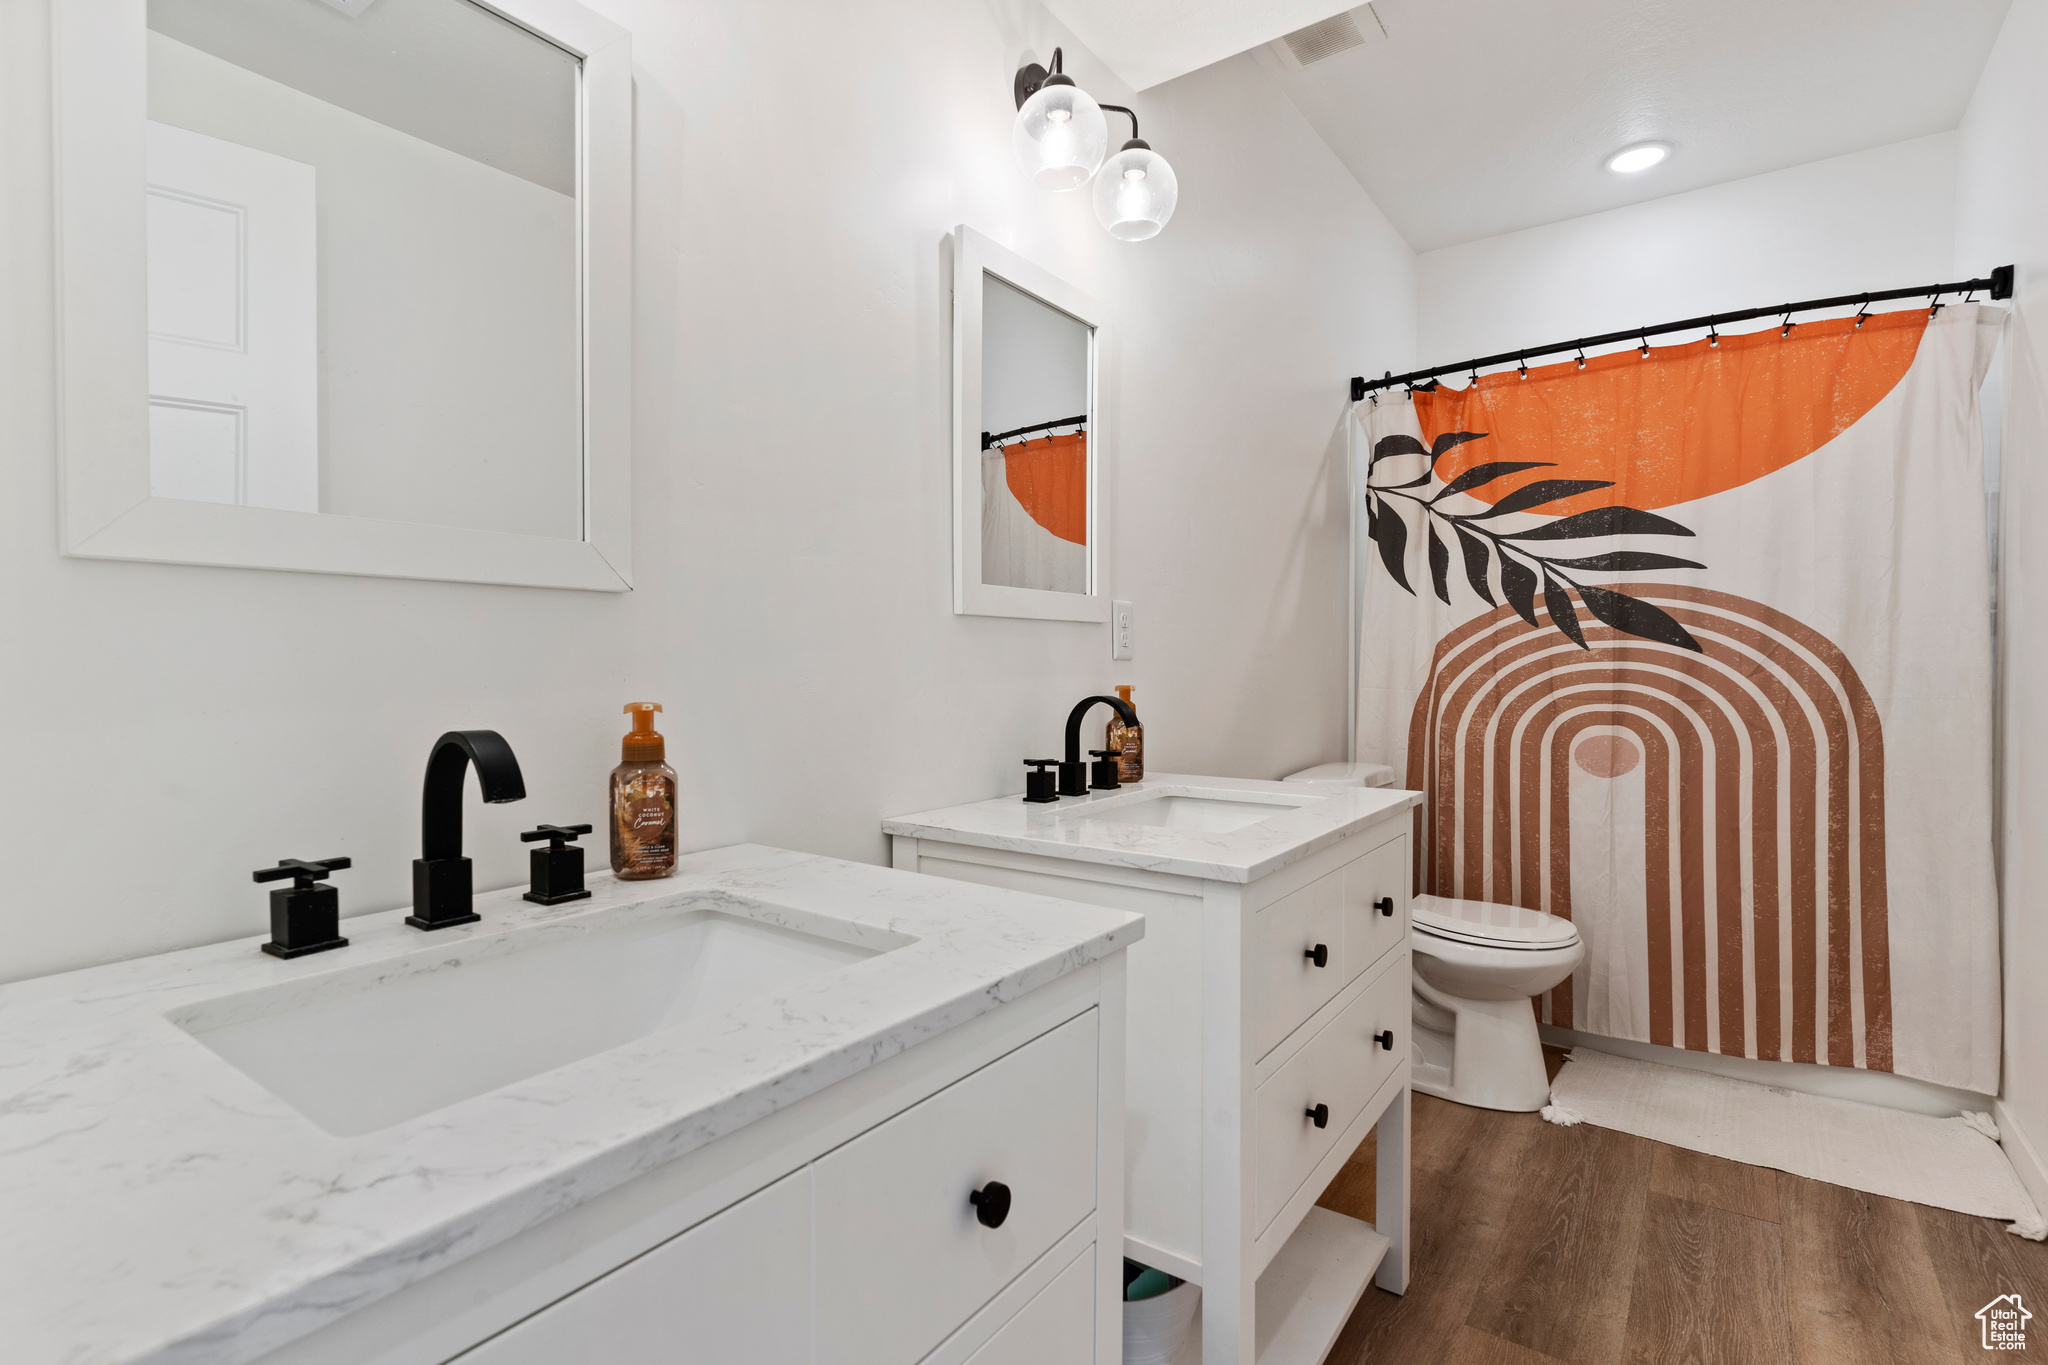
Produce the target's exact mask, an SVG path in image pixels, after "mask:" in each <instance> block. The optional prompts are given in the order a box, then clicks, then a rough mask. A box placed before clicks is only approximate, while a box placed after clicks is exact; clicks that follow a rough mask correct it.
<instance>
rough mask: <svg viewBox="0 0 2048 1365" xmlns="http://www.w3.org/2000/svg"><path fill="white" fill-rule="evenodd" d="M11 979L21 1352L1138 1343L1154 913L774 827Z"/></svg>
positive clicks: (627, 1358) (988, 1354) (5, 1034)
mask: <svg viewBox="0 0 2048 1365" xmlns="http://www.w3.org/2000/svg"><path fill="white" fill-rule="evenodd" d="M591 889H592V891H593V893H594V894H593V895H592V896H591V897H590V898H589V899H587V900H581V901H576V902H573V903H571V904H567V905H558V906H553V907H547V906H540V905H534V904H530V903H527V902H525V901H522V900H521V899H520V897H519V893H518V890H517V889H513V890H506V891H500V892H493V893H489V894H485V895H479V896H478V897H477V898H476V909H477V910H478V912H479V913H480V915H481V920H480V922H478V923H475V924H469V925H464V926H461V927H457V928H452V929H444V930H441V931H439V932H436V933H434V934H431V935H429V934H422V933H420V932H419V931H418V930H416V929H413V928H409V927H407V926H406V925H405V924H404V923H403V918H404V914H405V912H404V911H391V912H387V913H380V914H374V915H368V916H362V917H358V918H353V919H350V920H348V921H346V924H345V927H346V929H347V933H348V938H349V940H350V944H349V946H348V947H347V948H346V949H343V950H337V951H333V952H325V953H320V954H317V955H314V956H311V957H306V958H300V959H295V960H291V961H280V960H278V959H276V958H274V957H268V956H265V955H264V954H262V953H259V952H258V951H257V943H256V941H255V940H253V939H252V940H248V941H243V942H236V943H224V944H218V945H214V946H211V947H205V948H196V949H191V950H188V951H184V952H177V953H171V954H167V955H164V956H161V957H154V958H147V959H140V960H136V961H131V962H125V963H118V964H114V965H110V966H105V967H98V968H93V969H89V970H86V971H80V972H73V973H68V974H66V975H62V976H54V977H45V978H42V979H40V980H35V981H25V982H20V983H16V984H14V985H10V986H6V987H0V1207H4V1208H5V1209H6V1210H7V1224H8V1228H7V1235H6V1237H5V1238H4V1239H0V1247H4V1251H0V1342H5V1343H6V1345H5V1349H4V1352H0V1354H4V1355H5V1358H6V1360H7V1361H8V1362H9V1365H54V1362H58V1361H63V1362H67V1363H68V1365H116V1363H123V1365H129V1363H136V1362H151V1363H152V1365H174V1363H175V1365H183V1363H185V1362H193V1363H195V1365H196V1363H197V1362H205V1363H206V1365H241V1363H242V1362H248V1361H258V1360H260V1361H263V1362H268V1363H269V1365H343V1363H344V1362H345V1363H346V1365H428V1363H429V1362H440V1361H448V1360H455V1359H460V1360H461V1361H463V1362H465V1365H562V1363H563V1362H568V1361H603V1362H605V1365H642V1363H643V1362H646V1363H649V1365H651V1363H652V1362H656V1361H660V1362H663V1365H669V1363H670V1362H676V1361H688V1362H706V1363H707V1365H708V1363H710V1362H718V1363H720V1365H724V1363H725V1362H738V1361H745V1362H748V1363H749V1365H814V1363H815V1365H827V1363H828V1362H831V1363H834V1365H837V1363H841V1362H843V1363H844V1365H870V1363H872V1365H911V1363H912V1362H918V1361H924V1362H932V1363H933V1365H964V1362H970V1361H971V1362H973V1363H974V1365H1025V1362H1030V1363H1032V1365H1068V1363H1069V1362H1071V1365H1082V1363H1083V1362H1087V1363H1088V1365H1113V1362H1115V1361H1116V1360H1118V1359H1119V1356H1120V1351H1121V1321H1122V1319H1121V1299H1122V1292H1121V1285H1122V1281H1121V1277H1120V1271H1121V1257H1120V1253H1121V1251H1122V1243H1121V1237H1122V1230H1121V1229H1122V1205H1123V1192H1122V1176H1123V1169H1124V1167H1123V1158H1122V1118H1123V1113H1124V1106H1123V1102H1122V1069H1123V1060H1124V1042H1123V1030H1124V1022H1123V1021H1124V989H1125V985H1124V980H1125V979H1124V950H1125V949H1126V948H1127V947H1129V946H1130V945H1131V944H1133V943H1135V942H1136V941H1138V939H1139V938H1140V936H1141V934H1142V932H1143V928H1144V926H1143V923H1142V921H1141V920H1140V919H1139V918H1138V917H1137V916H1135V915H1132V914H1129V913H1124V912H1120V911H1116V910H1113V909H1102V908H1098V907H1093V906H1085V905H1079V904H1075V903H1074V902H1072V901H1058V900H1051V899H1046V898H1040V897H1030V896H1019V895H1015V894H1011V893H1007V892H1002V891H992V890H988V889H985V888H982V887H970V886H964V885H960V884H958V883H947V882H941V881H938V880H936V879H932V878H913V877H907V876H904V875H902V874H900V873H897V872H894V871H891V870H888V869H885V868H876V867H870V866H864V865H858V864H852V863H845V862H840V861H837V860H834V859H829V858H818V857H811V856H807V855H802V854H797V853H790V852H785V851H782V850H778V849H770V848H762V847H758V846H751V845H743V846H738V847H734V848H728V849H720V850H716V851H713V852H708V853H702V854H697V855H693V856H691V857H687V858H685V859H683V860H682V863H681V865H680V867H679V869H678V871H677V873H676V875H675V876H674V877H673V878H671V879H669V880H666V881H656V882H636V883H621V882H618V881H616V880H614V879H612V878H610V877H608V876H604V877H594V878H592V880H591Z"/></svg>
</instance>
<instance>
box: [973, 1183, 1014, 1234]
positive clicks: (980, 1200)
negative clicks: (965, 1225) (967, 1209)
mask: <svg viewBox="0 0 2048 1365" xmlns="http://www.w3.org/2000/svg"><path fill="white" fill-rule="evenodd" d="M967 1202H968V1203H970V1204H972V1205H974V1216H975V1217H976V1218H978V1219H980V1220H981V1225H982V1226H983V1227H985V1228H999V1227H1001V1226H1002V1225H1003V1220H1004V1219H1005V1218H1008V1217H1009V1216H1010V1187H1009V1186H1008V1185H1005V1184H1004V1183H1003V1182H1002V1181H1000V1180H991V1181H989V1182H988V1184H986V1185H983V1186H982V1187H981V1188H980V1189H978V1190H976V1191H975V1192H974V1193H973V1194H970V1195H968V1196H967Z"/></svg>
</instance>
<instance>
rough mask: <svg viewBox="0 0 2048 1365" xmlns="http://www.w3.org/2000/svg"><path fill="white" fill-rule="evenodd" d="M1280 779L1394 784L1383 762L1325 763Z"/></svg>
mask: <svg viewBox="0 0 2048 1365" xmlns="http://www.w3.org/2000/svg"><path fill="white" fill-rule="evenodd" d="M1280 780H1281V781H1283V782H1320V783H1323V784H1325V785H1327V786H1334V787H1391V786H1393V785H1394V770H1393V769H1392V768H1389V767H1388V766H1387V765H1386V764H1384V763H1325V764H1322V765H1321V766H1319V767H1315V768H1304V769H1302V771H1300V772H1298V773H1289V774H1288V775H1287V776H1285V777H1283V778H1281V779H1280Z"/></svg>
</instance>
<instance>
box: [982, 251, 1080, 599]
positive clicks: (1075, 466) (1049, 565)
mask: <svg viewBox="0 0 2048 1365" xmlns="http://www.w3.org/2000/svg"><path fill="white" fill-rule="evenodd" d="M953 243H954V246H953V422H954V431H953V610H954V611H955V612H956V613H959V614H961V615H971V616H1024V617H1032V618H1036V619H1038V620H1047V621H1107V620H1108V619H1109V598H1108V596H1107V595H1106V594H1105V593H1104V591H1103V585H1102V583H1101V581H1100V580H1101V570H1100V563H1101V554H1102V534H1103V526H1104V522H1105V520H1106V519H1105V518H1104V516H1103V513H1102V500H1101V488H1102V484H1103V479H1102V469H1103V444H1102V439H1101V429H1102V423H1101V421H1100V407H1101V386H1100V383H1099V381H1098V357H1099V355H1100V354H1101V350H1102V344H1103V340H1104V328H1105V326H1106V322H1105V319H1104V315H1103V310H1102V307H1101V305H1100V304H1098V303H1096V302H1095V301H1094V300H1093V299H1091V298H1089V297H1088V296H1087V295H1086V294H1084V293H1082V292H1081V291H1080V290H1078V289H1076V288H1074V287H1073V286H1072V285H1069V284H1068V283H1066V282H1065V281H1064V280H1061V279H1059V278H1058V277H1057V276H1055V275H1053V274H1051V273H1050V272H1049V271H1046V270H1042V269H1040V268H1039V267H1037V266H1035V265H1033V264H1031V263H1030V262H1029V261H1026V260H1024V259H1023V258H1022V257H1020V256H1018V255H1017V254H1016V253H1015V252H1013V251H1010V250H1008V249H1007V248H1005V247H1003V246H1001V245H999V244H998V243H996V242H993V241H991V240H989V239H988V238H987V237H985V236H983V235H982V234H981V233H978V232H976V231H974V229H972V228H969V227H966V226H962V227H959V228H956V229H955V230H954V238H953Z"/></svg>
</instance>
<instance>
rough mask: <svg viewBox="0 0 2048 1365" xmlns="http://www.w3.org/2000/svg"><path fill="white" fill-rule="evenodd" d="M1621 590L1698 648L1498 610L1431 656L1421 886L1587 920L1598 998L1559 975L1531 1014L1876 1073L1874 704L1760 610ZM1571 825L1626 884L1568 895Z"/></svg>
mask: <svg viewBox="0 0 2048 1365" xmlns="http://www.w3.org/2000/svg"><path fill="white" fill-rule="evenodd" d="M1623 590H1624V591H1626V592H1627V593H1629V594H1630V595H1632V596H1634V597H1636V598H1638V599H1642V600H1647V601H1651V602H1654V603H1655V604H1656V605H1657V606H1659V607H1660V608H1661V609H1662V610H1664V611H1666V612H1668V613H1670V615H1671V616H1672V617H1673V618H1674V619H1676V620H1677V621H1678V622H1679V623H1680V624H1682V625H1683V626H1684V627H1685V628H1686V630H1687V632H1688V633H1689V634H1690V635H1691V637H1692V638H1693V639H1694V640H1696V641H1697V642H1698V643H1699V645H1700V648H1699V649H1698V650H1697V651H1694V650H1689V649H1685V648H1682V647H1677V646H1672V645H1668V644H1663V643H1660V642H1656V641H1646V640H1643V639H1640V638H1637V637H1633V636H1629V635H1625V634H1623V633H1621V632H1620V631H1617V630H1614V629H1612V628H1611V627H1607V626H1604V625H1602V624H1601V623H1600V622H1599V621H1598V620H1597V619H1595V618H1593V617H1592V616H1591V614H1590V613H1586V615H1585V616H1584V618H1583V620H1582V623H1581V628H1582V631H1583V634H1584V637H1585V641H1586V647H1585V648H1584V649H1580V648H1578V647H1576V646H1575V645H1573V644H1572V643H1571V642H1570V641H1569V640H1566V639H1564V638H1562V637H1561V636H1560V635H1559V634H1558V633H1556V632H1554V631H1551V630H1549V629H1547V628H1539V627H1535V626H1531V625H1530V624H1529V623H1528V622H1526V621H1525V620H1523V619H1522V617H1521V616H1519V615H1517V614H1516V613H1515V612H1514V611H1513V610H1512V609H1510V608H1506V607H1502V608H1499V609H1496V610H1494V611H1492V612H1488V613H1486V614H1485V615H1483V616H1479V617H1476V618H1474V619H1473V620H1471V621H1468V622H1466V623H1465V624H1464V625H1462V626H1460V627H1458V628H1457V629H1455V630H1453V631H1451V632H1450V633H1449V634H1447V635H1445V636H1444V638H1443V639H1442V640H1441V641H1439V642H1438V644H1437V646H1436V650H1435V656H1434V660H1433V662H1432V665H1431V668H1430V673H1429V679H1428V682H1427V685H1426V686H1425V687H1424V688H1423V691H1422V693H1421V695H1420V696H1419V697H1418V698H1417V700H1416V705H1415V710H1414V714H1413V717H1412V719H1411V720H1410V723H1409V742H1408V777H1407V782H1408V785H1409V786H1410V787H1411V788H1414V789H1416V790H1418V791H1421V792H1423V793H1424V797H1425V799H1424V802H1423V805H1422V807H1421V808H1420V809H1418V810H1417V812H1416V816H1415V819H1416V826H1417V830H1416V833H1417V837H1416V839H1415V845H1414V846H1415V848H1416V850H1417V857H1416V864H1417V866H1416V878H1417V886H1418V889H1420V890H1423V891H1427V892H1430V893H1432V894H1435V895H1443V896H1459V897H1465V898H1469V899H1473V900H1485V901H1495V902H1507V903H1513V904H1517V905H1523V906H1528V907H1530V908H1533V909H1539V910H1544V911H1547V912H1549V913H1551V914H1555V915H1561V916H1563V917H1565V918H1567V919H1576V920H1580V921H1581V923H1582V928H1583V931H1586V936H1587V939H1588V946H1589V949H1590V950H1591V952H1592V953H1593V954H1594V955H1595V959H1594V960H1593V961H1592V962H1590V963H1589V971H1587V972H1583V973H1581V974H1580V975H1581V976H1582V977H1590V978H1592V980H1593V982H1594V983H1595V984H1594V986H1593V988H1592V993H1593V995H1594V996H1595V998H1594V999H1592V1000H1585V999H1577V998H1575V991H1574V985H1575V983H1574V982H1573V981H1571V980H1567V981H1566V982H1564V983H1563V984H1562V985H1560V986H1559V987H1557V989H1555V990H1554V991H1552V992H1551V993H1550V994H1549V995H1548V996H1547V997H1545V999H1544V1000H1543V1002H1542V1009H1541V1017H1542V1018H1543V1021H1544V1022H1546V1023H1552V1024H1557V1025H1560V1026H1562V1027H1565V1028H1583V1029H1586V1030H1587V1031H1590V1032H1595V1033H1606V1034H1618V1035H1621V1036H1646V1037H1647V1040H1648V1041H1650V1042H1654V1043H1661V1044H1665V1045H1667V1046H1677V1047H1689V1048H1692V1049H1695V1050H1701V1051H1713V1052H1729V1053H1734V1054H1736V1055H1739V1056H1749V1057H1764V1058H1773V1059H1777V1060H1783V1061H1801V1062H1826V1063H1828V1064H1830V1065H1834V1066H1862V1067H1868V1068H1870V1069H1873V1070H1881V1071H1888V1070H1890V1069H1891V1063H1892V1046H1891V1041H1892V1038H1891V1030H1892V1021H1891V962H1890V952H1889V940H1888V932H1887V919H1886V880H1885V846H1884V836H1885V800H1884V733H1883V726H1882V724H1881V723H1880V721H1879V718H1878V715H1877V711H1876V707H1875V705H1874V704H1873V702H1872V700H1871V697H1870V693H1869V691H1868V690H1867V689H1866V688H1865V687H1864V686H1863V683H1862V681H1861V679H1859V678H1858V677H1857V676H1856V670H1855V669H1854V668H1853V667H1852V666H1851V665H1850V663H1849V661H1848V659H1847V657H1846V656H1844V655H1843V653H1842V652H1841V651H1840V650H1839V649H1837V648H1835V646H1834V645H1833V644H1832V643H1830V642H1829V641H1828V640H1826V639H1825V638H1824V637H1822V636H1821V635H1820V634H1819V632H1817V631H1814V630H1812V629H1811V628H1809V627H1807V626H1804V625H1802V624H1801V623H1799V622H1797V621H1795V620H1793V619H1792V618H1790V617H1788V616H1786V615H1784V614H1783V613H1781V612H1777V611H1774V610H1772V609H1771V608H1769V607H1767V606H1764V605H1763V604H1762V603H1759V602H1753V601H1750V600H1748V599H1746V598H1741V597H1736V596H1733V595H1731V594H1728V593H1720V592H1714V591H1712V590H1709V589H1703V588H1692V587H1675V586H1671V585H1665V584H1656V583H1630V584H1628V585H1626V587H1625V588H1624V589H1623ZM1631 779H1633V780H1631ZM1589 806H1590V807H1591V809H1590V811H1588V810H1587V809H1586V808H1587V807H1589ZM1617 806H1622V807H1624V808H1623V809H1619V810H1618V809H1617ZM1589 815H1590V817H1591V818H1588V816H1589ZM1575 830H1576V832H1577V833H1578V835H1579V837H1580V838H1581V839H1582V840H1583V839H1585V838H1586V837H1587V835H1588V834H1589V833H1590V834H1592V836H1593V837H1594V839H1595V840H1596V841H1597V842H1599V843H1601V844H1602V845H1605V844H1607V843H1610V842H1612V841H1614V840H1617V839H1619V840H1630V841H1637V846H1636V847H1633V848H1629V849H1623V850H1615V851H1614V852H1615V853H1617V854H1618V855H1619V856H1613V857H1611V856H1610V850H1609V849H1608V848H1607V847H1605V846H1602V847H1600V848H1598V849H1597V853H1598V856H1599V857H1600V858H1602V859H1605V860H1608V861H1610V862H1611V863H1613V864H1616V865H1618V867H1619V868H1620V869H1621V870H1618V871H1616V872H1615V873H1614V874H1613V875H1614V877H1615V878H1616V879H1617V880H1619V881H1622V882H1625V883H1627V884H1626V885H1623V886H1620V887H1617V888H1615V891H1616V892H1618V894H1613V893H1610V894H1608V895H1604V896H1603V895H1600V894H1599V893H1598V892H1597V891H1596V892H1595V894H1594V897H1593V899H1595V900H1596V901H1599V902H1604V903H1601V904H1595V905H1586V904H1575V903H1574V894H1573V881H1574V879H1573V877H1572V875H1571V873H1572V869H1573V857H1574V851H1575V850H1574V847H1573V836H1574V833H1575ZM1581 861H1582V862H1583V861H1584V858H1583V856H1582V857H1581ZM1588 880H1589V879H1586V878H1581V879H1580V882H1581V886H1584V885H1585V884H1586V882H1587V881H1588ZM1590 880H1592V881H1593V882H1594V884H1595V885H1596V886H1597V885H1598V879H1597V878H1595V879H1590ZM1582 894H1583V893H1582ZM1595 917H1597V918H1595ZM1631 917H1632V918H1631ZM1625 919H1626V920H1629V922H1624V921H1625ZM1588 920H1593V922H1592V923H1587V921H1588ZM1594 930H1597V932H1592V931H1594ZM1602 956H1605V957H1606V958H1608V959H1610V960H1609V961H1604V962H1603V961H1601V960H1600V958H1601V957H1602ZM1638 959H1639V961H1640V965H1641V969H1642V970H1641V972H1640V973H1639V974H1637V975H1636V976H1635V977H1634V978H1633V979H1632V980H1626V983H1625V984H1623V985H1621V986H1619V988H1617V985H1616V983H1617V981H1618V980H1623V979H1626V978H1628V977H1629V970H1628V969H1629V968H1630V967H1631V966H1632V965H1634V963H1635V962H1636V961H1637V960H1638ZM1583 991H1584V988H1581V993H1583Z"/></svg>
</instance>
